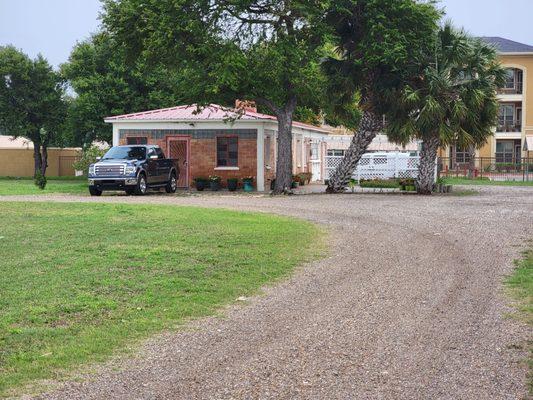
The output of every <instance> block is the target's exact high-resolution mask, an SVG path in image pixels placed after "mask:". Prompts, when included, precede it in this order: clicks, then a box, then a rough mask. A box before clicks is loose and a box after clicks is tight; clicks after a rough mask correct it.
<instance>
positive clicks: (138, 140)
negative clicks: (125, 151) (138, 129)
mask: <svg viewBox="0 0 533 400" xmlns="http://www.w3.org/2000/svg"><path fill="white" fill-rule="evenodd" d="M126 143H127V144H148V138H147V137H146V136H129V137H128V138H127V139H126Z"/></svg>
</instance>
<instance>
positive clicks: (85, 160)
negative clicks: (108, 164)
mask: <svg viewBox="0 0 533 400" xmlns="http://www.w3.org/2000/svg"><path fill="white" fill-rule="evenodd" d="M106 152H107V149H100V148H98V147H97V146H91V147H89V148H87V149H85V150H82V151H80V152H78V157H79V159H78V160H77V161H76V162H74V163H73V164H72V166H73V167H74V169H75V170H76V171H83V173H84V174H86V173H87V171H88V170H89V165H91V164H94V163H95V162H96V157H102V156H103V155H104V154H105V153H106Z"/></svg>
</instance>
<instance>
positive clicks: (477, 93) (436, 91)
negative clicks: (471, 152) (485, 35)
mask: <svg viewBox="0 0 533 400" xmlns="http://www.w3.org/2000/svg"><path fill="white" fill-rule="evenodd" d="M503 74H504V70H503V69H502V67H501V66H500V64H499V63H498V61H497V57H496V51H495V49H494V48H492V47H490V46H489V45H488V44H486V43H484V42H483V41H481V40H480V39H477V38H473V37H471V36H468V35H467V34H466V33H465V32H464V31H463V30H457V29H455V28H453V27H452V26H451V25H450V24H449V23H446V24H445V25H444V27H442V28H440V29H439V31H438V33H437V40H436V41H435V49H434V52H433V54H428V55H427V56H426V57H425V59H423V60H422V62H421V63H420V73H419V74H416V75H414V76H412V77H411V79H409V81H408V82H407V84H406V85H405V86H404V87H403V88H402V89H401V90H400V91H398V92H396V93H394V92H391V96H392V97H394V98H395V99H396V101H394V102H391V104H392V107H391V109H390V110H389V112H388V113H387V127H386V131H387V134H388V136H389V139H390V140H392V141H395V142H399V143H406V142H408V141H409V140H412V139H418V140H422V147H421V151H420V166H419V175H418V185H417V187H418V189H417V190H418V193H420V194H431V192H432V189H433V183H434V171H435V160H436V156H437V150H438V148H439V146H442V145H451V144H457V145H458V146H460V147H462V148H465V149H467V148H471V147H475V148H479V147H481V146H482V145H483V144H485V143H486V141H487V139H488V138H489V137H490V136H491V135H492V128H493V127H494V125H495V124H496V119H497V114H498V102H497V99H496V89H497V88H498V87H500V86H501V85H502V84H503Z"/></svg>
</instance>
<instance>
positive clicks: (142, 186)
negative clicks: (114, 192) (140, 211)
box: [135, 174, 148, 196]
mask: <svg viewBox="0 0 533 400" xmlns="http://www.w3.org/2000/svg"><path fill="white" fill-rule="evenodd" d="M146 190H148V185H147V183H146V176H145V175H144V174H139V179H137V185H136V186H135V194H136V195H139V196H142V195H144V194H146Z"/></svg>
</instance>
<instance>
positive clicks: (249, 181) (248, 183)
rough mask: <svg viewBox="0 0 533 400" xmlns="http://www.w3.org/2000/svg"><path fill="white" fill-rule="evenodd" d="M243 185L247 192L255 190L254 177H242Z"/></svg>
mask: <svg viewBox="0 0 533 400" xmlns="http://www.w3.org/2000/svg"><path fill="white" fill-rule="evenodd" d="M242 185H243V189H244V191H245V192H253V190H254V177H253V176H245V177H244V178H242Z"/></svg>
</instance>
